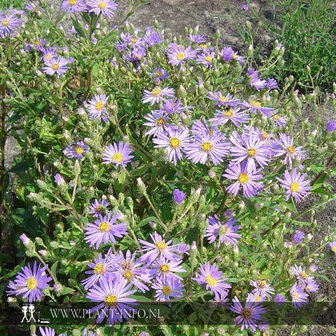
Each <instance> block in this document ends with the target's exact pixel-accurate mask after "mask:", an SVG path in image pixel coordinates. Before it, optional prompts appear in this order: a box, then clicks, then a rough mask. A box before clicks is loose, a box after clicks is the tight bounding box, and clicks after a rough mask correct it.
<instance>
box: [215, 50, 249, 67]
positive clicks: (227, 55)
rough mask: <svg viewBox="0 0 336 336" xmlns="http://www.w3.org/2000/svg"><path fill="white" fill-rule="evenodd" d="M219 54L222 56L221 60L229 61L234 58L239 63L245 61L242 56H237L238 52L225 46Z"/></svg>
mask: <svg viewBox="0 0 336 336" xmlns="http://www.w3.org/2000/svg"><path fill="white" fill-rule="evenodd" d="M219 55H220V56H221V57H222V59H223V61H225V62H230V61H231V60H235V61H237V62H239V63H241V64H243V63H245V59H244V57H242V56H239V55H238V53H236V52H234V51H233V50H232V48H230V47H225V48H223V49H222V50H221V51H220V52H219Z"/></svg>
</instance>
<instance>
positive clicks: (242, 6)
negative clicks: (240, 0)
mask: <svg viewBox="0 0 336 336" xmlns="http://www.w3.org/2000/svg"><path fill="white" fill-rule="evenodd" d="M240 8H241V9H242V10H244V11H248V10H249V8H248V5H246V4H243V5H241V7H240Z"/></svg>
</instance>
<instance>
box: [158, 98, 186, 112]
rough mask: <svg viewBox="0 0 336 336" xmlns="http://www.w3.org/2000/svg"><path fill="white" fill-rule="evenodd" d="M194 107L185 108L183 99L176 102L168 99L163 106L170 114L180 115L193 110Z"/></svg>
mask: <svg viewBox="0 0 336 336" xmlns="http://www.w3.org/2000/svg"><path fill="white" fill-rule="evenodd" d="M191 108H192V106H183V104H182V103H181V99H180V98H178V99H177V100H176V102H175V101H174V100H173V99H168V100H166V101H165V102H164V104H163V110H164V111H166V112H167V113H169V114H174V113H177V114H180V113H182V112H184V111H186V110H188V109H191Z"/></svg>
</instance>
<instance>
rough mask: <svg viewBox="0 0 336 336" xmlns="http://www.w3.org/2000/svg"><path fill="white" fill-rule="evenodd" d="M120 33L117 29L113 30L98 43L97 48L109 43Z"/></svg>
mask: <svg viewBox="0 0 336 336" xmlns="http://www.w3.org/2000/svg"><path fill="white" fill-rule="evenodd" d="M117 35H118V32H117V31H113V32H111V33H110V34H108V35H107V36H106V37H105V38H103V39H102V40H101V41H100V42H99V43H98V44H97V49H101V48H103V47H104V46H105V45H106V44H107V43H109V42H111V41H112V40H113V39H114V38H115V37H116V36H117Z"/></svg>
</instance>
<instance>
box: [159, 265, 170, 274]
mask: <svg viewBox="0 0 336 336" xmlns="http://www.w3.org/2000/svg"><path fill="white" fill-rule="evenodd" d="M160 271H161V272H162V273H167V272H169V266H168V265H167V264H164V265H161V266H160Z"/></svg>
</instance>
